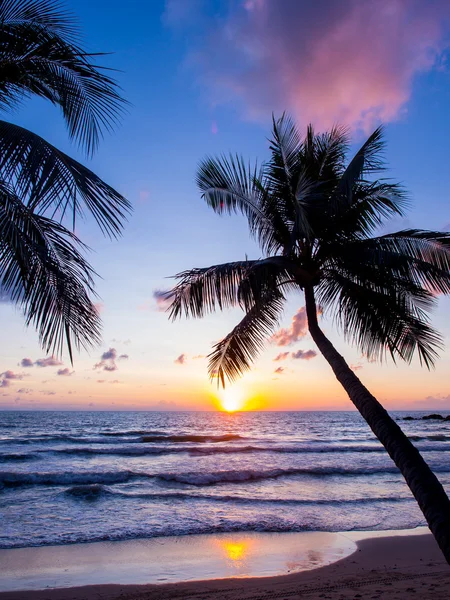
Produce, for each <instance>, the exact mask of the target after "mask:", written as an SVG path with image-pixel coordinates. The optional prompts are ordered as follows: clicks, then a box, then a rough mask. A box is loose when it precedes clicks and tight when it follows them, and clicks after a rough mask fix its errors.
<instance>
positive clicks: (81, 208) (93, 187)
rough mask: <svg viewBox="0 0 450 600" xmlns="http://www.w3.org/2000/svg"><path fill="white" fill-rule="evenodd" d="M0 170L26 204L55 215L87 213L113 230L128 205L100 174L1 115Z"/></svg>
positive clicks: (104, 228)
mask: <svg viewBox="0 0 450 600" xmlns="http://www.w3.org/2000/svg"><path fill="white" fill-rule="evenodd" d="M0 175H1V176H2V178H3V181H4V182H5V183H6V184H8V185H12V186H14V189H15V192H16V194H17V196H18V197H20V198H21V200H22V202H24V204H26V205H27V206H28V207H29V208H30V210H33V211H34V212H38V213H39V214H44V213H47V212H48V211H50V213H51V216H52V217H55V216H56V217H58V219H59V220H62V219H64V217H66V216H67V217H69V218H70V220H71V223H72V227H73V228H74V227H75V221H76V217H77V216H83V215H85V214H86V212H88V213H90V214H91V215H92V216H93V217H94V218H95V220H96V222H97V223H98V225H99V226H100V228H101V230H102V231H103V232H104V233H106V234H107V235H110V236H117V235H118V234H119V233H120V231H121V229H122V226H123V221H124V219H125V216H126V215H127V214H128V213H129V212H130V210H131V205H130V203H129V202H128V200H126V199H125V198H124V197H123V196H122V195H121V194H119V193H118V192H117V191H116V190H115V189H113V188H112V187H111V186H109V185H108V184H107V183H105V182H104V181H102V180H101V179H100V177H98V176H97V175H95V173H93V172H92V171H90V170H89V169H87V168H86V167H85V166H83V165H82V164H81V163H79V162H77V161H76V160H74V159H73V158H70V156H67V154H64V153H63V152H61V151H60V150H58V149H57V148H55V147H54V146H52V145H51V144H49V143H48V142H46V141H45V140H44V139H43V138H41V137H40V136H38V135H36V134H35V133H32V132H31V131H28V130H27V129H24V128H23V127H19V126H18V125H13V124H12V123H7V122H6V121H0Z"/></svg>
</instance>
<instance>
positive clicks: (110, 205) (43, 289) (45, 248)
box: [0, 0, 131, 360]
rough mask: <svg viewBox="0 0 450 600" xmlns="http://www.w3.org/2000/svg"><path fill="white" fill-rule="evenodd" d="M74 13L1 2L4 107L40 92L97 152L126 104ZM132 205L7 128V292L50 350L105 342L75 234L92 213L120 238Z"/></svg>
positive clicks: (2, 286) (22, 0) (28, 135)
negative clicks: (86, 45)
mask: <svg viewBox="0 0 450 600" xmlns="http://www.w3.org/2000/svg"><path fill="white" fill-rule="evenodd" d="M79 40H80V32H79V29H78V26H77V24H76V22H75V20H74V18H73V16H72V15H71V14H70V13H69V12H68V11H66V10H65V9H64V8H63V5H62V3H60V2H59V1H58V0H4V1H2V2H0V109H3V110H10V109H16V108H17V106H18V105H19V104H20V103H21V102H22V101H23V100H24V99H26V98H28V97H30V96H32V95H37V96H39V97H41V98H44V99H46V100H49V101H50V102H52V103H53V104H55V105H56V106H59V107H60V109H61V110H62V114H63V117H64V120H65V122H66V125H67V127H68V130H69V136H70V138H71V139H73V140H75V141H77V142H78V143H79V144H80V145H81V146H82V147H83V148H84V149H85V151H86V152H87V154H88V155H91V154H92V153H93V152H94V150H95V149H96V147H97V145H98V142H99V140H100V138H101V137H102V135H103V133H104V132H105V131H109V130H111V129H112V128H113V127H114V126H115V124H116V123H117V122H118V120H119V118H120V116H121V114H122V112H123V108H124V106H125V102H124V100H123V99H122V97H121V95H120V90H119V88H118V86H117V84H116V83H115V81H114V80H113V79H112V78H111V77H110V76H109V74H107V72H106V70H105V69H103V68H102V67H99V66H98V65H97V64H96V60H97V58H96V57H98V56H101V55H100V54H90V53H87V52H85V51H84V50H83V49H82V48H81V46H80V45H79ZM130 209H131V207H130V204H129V202H128V201H127V200H126V199H125V198H124V197H123V196H122V195H121V194H119V193H118V192H117V191H116V190H114V189H113V188H112V187H111V186H109V185H108V184H106V183H105V182H104V181H102V180H101V179H100V178H99V177H98V176H96V175H95V174H94V173H92V172H91V171H90V170H89V169H87V168H86V167H84V166H83V165H81V164H80V163H79V162H77V161H75V160H73V159H71V158H70V157H69V156H67V155H66V154H64V153H63V152H60V151H59V150H58V149H57V148H55V147H54V146H52V145H51V144H49V143H47V142H46V141H45V140H43V139H42V138H41V137H39V136H37V135H36V134H34V133H32V132H30V131H27V130H26V129H23V128H21V127H19V126H17V125H13V124H11V123H7V122H5V121H0V220H1V224H0V290H1V292H2V294H3V295H6V296H7V297H8V298H9V299H10V300H11V301H12V302H15V303H16V304H18V305H19V306H20V307H21V308H22V309H23V310H24V313H25V316H26V323H27V325H28V324H31V325H33V326H35V327H36V329H37V331H38V333H39V338H40V341H41V344H42V345H43V347H44V348H45V350H46V351H48V352H50V351H52V352H54V353H57V354H61V353H62V349H63V346H64V345H67V347H68V350H69V355H70V358H71V360H72V357H73V347H77V348H80V347H84V348H87V347H89V346H91V345H93V344H97V343H98V342H99V340H100V319H99V315H98V313H97V311H96V309H95V306H94V304H93V303H92V300H91V296H93V294H94V288H93V285H94V282H93V277H94V275H95V273H94V271H93V270H92V268H91V267H90V265H89V264H88V263H87V262H86V260H85V258H84V256H83V253H84V252H85V251H86V250H87V248H86V247H85V246H83V245H82V244H81V243H80V242H79V240H78V239H77V237H76V236H75V235H74V234H73V233H71V232H70V231H68V230H67V229H66V228H65V227H64V225H63V224H62V223H63V222H65V221H67V220H69V222H70V224H71V226H72V228H73V229H74V228H75V222H76V219H77V218H78V217H82V216H84V215H86V214H87V213H90V214H91V215H92V216H93V217H94V219H95V221H96V222H97V224H98V225H99V227H100V229H101V230H102V232H103V233H104V234H106V235H109V236H111V237H116V236H118V235H119V234H120V233H121V230H122V224H123V221H124V220H125V217H126V216H127V214H128V213H129V212H130Z"/></svg>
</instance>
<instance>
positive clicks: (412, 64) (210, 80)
mask: <svg viewBox="0 0 450 600" xmlns="http://www.w3.org/2000/svg"><path fill="white" fill-rule="evenodd" d="M195 4H197V3H195ZM188 5H191V6H193V7H194V5H193V4H192V0H191V2H189V0H178V2H177V1H176V0H170V4H169V3H168V5H167V6H168V9H169V8H170V10H171V14H172V15H174V14H178V12H179V11H180V10H181V9H183V10H186V9H187V6H188ZM219 6H220V8H219V9H218V10H216V11H215V13H214V14H213V13H211V14H209V15H208V14H207V13H206V11H205V12H204V13H203V14H202V15H201V18H198V19H197V22H198V23H199V26H198V30H197V31H196V32H195V37H194V36H192V39H195V40H200V42H197V41H196V42H194V44H193V46H191V47H192V52H191V59H192V60H191V61H190V63H191V64H194V65H196V68H197V69H198V71H199V74H200V78H201V81H202V82H203V84H204V85H205V86H206V87H207V88H208V89H209V93H210V95H211V101H212V102H213V103H228V102H231V101H232V102H236V100H238V101H240V103H241V106H242V108H243V110H244V112H245V113H246V114H247V116H249V117H251V118H257V119H259V118H261V117H262V118H264V119H266V118H267V117H268V116H270V113H271V111H274V110H275V111H278V112H281V111H283V110H285V109H287V110H289V111H291V112H293V113H294V114H295V116H296V117H297V119H298V120H299V121H300V122H301V123H303V124H306V123H308V122H310V121H311V122H313V123H315V125H316V127H318V128H321V129H323V128H329V127H330V126H332V125H333V124H334V123H336V122H338V123H342V124H347V125H351V126H353V127H354V128H356V129H363V130H364V131H367V130H368V129H370V128H373V127H374V125H375V124H376V123H378V122H379V121H384V122H388V121H393V120H395V119H397V118H398V117H399V116H400V115H401V113H402V111H403V109H404V108H405V106H406V105H407V103H408V101H409V99H410V97H411V94H412V87H413V83H414V80H415V78H416V76H417V75H419V74H421V73H424V72H427V71H429V70H431V69H432V68H433V67H435V66H437V65H439V60H440V57H441V55H442V52H443V50H444V48H445V44H444V37H445V33H446V29H447V28H448V25H449V17H450V3H448V2H447V1H446V0H431V1H429V0H427V1H426V0H376V1H372V2H362V1H361V0H340V1H339V2H336V0H316V1H315V2H309V1H308V0H283V1H282V2H280V0H246V1H245V2H229V3H227V2H225V1H223V2H221V3H220V5H219ZM169 21H170V20H169ZM188 25H189V29H188V28H187V26H186V31H191V32H192V24H188ZM177 30H180V25H179V23H178V26H177Z"/></svg>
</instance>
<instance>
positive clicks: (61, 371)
mask: <svg viewBox="0 0 450 600" xmlns="http://www.w3.org/2000/svg"><path fill="white" fill-rule="evenodd" d="M74 373H75V371H71V370H70V369H67V368H65V369H58V370H57V372H56V374H57V375H62V376H63V377H69V376H70V375H73V374H74Z"/></svg>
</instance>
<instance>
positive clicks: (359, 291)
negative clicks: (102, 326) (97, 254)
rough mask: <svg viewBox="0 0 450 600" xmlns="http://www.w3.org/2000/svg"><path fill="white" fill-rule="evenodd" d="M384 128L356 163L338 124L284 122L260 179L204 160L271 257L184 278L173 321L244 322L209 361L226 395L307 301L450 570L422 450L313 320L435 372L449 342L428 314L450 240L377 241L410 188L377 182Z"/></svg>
mask: <svg viewBox="0 0 450 600" xmlns="http://www.w3.org/2000/svg"><path fill="white" fill-rule="evenodd" d="M383 147H384V143H383V137H382V129H381V128H378V129H377V130H376V131H375V132H374V133H373V134H372V135H371V136H370V137H369V138H368V140H367V141H366V142H365V144H364V145H363V146H362V147H361V149H360V150H359V151H358V152H357V153H356V154H355V156H354V157H353V158H352V159H351V160H350V161H349V162H347V161H346V155H347V154H348V148H349V135H348V132H347V130H346V129H343V128H338V127H335V128H333V129H332V130H331V131H330V132H329V133H325V134H321V135H317V134H315V133H314V130H313V128H312V127H311V126H309V127H308V129H307V132H306V136H305V137H304V138H302V137H301V136H300V134H299V132H298V130H297V129H296V127H295V125H294V124H293V122H292V121H291V120H290V119H289V118H287V117H285V116H283V117H282V118H281V119H279V120H278V121H274V123H273V137H272V140H271V146H270V149H271V158H270V160H269V161H268V162H267V163H265V164H263V165H262V166H261V167H260V168H258V167H257V166H254V167H252V166H250V165H248V164H247V163H246V162H244V160H243V159H241V158H239V157H237V156H231V157H229V158H226V157H222V158H219V159H212V158H207V159H206V160H204V161H203V162H202V163H201V164H200V167H199V171H198V175H197V183H198V187H199V188H200V191H201V193H202V196H203V198H204V199H205V200H206V202H207V203H208V205H209V206H211V208H212V209H213V210H214V211H215V212H217V213H219V214H222V213H232V212H236V211H240V212H242V213H244V215H245V216H246V217H247V219H248V223H249V227H250V231H251V233H252V234H253V236H254V237H255V238H256V240H257V241H258V242H259V244H260V246H261V251H262V253H263V258H260V259H259V260H244V261H241V262H233V263H227V264H221V265H214V266H210V267H206V268H198V269H192V270H189V271H185V272H183V273H180V274H178V275H177V276H176V277H177V279H178V283H177V285H176V286H175V287H174V288H173V290H171V292H169V293H168V297H169V298H170V301H171V306H170V315H171V317H172V318H177V317H179V316H180V315H182V314H184V315H186V316H187V317H203V316H204V315H205V314H206V313H208V312H211V311H214V310H216V309H220V310H223V309H225V308H227V307H231V306H240V307H241V308H242V309H243V310H244V311H245V316H244V317H243V319H242V321H241V322H240V323H239V324H238V325H237V326H236V327H235V328H234V329H233V330H232V331H231V333H229V334H228V335H227V336H226V337H225V338H224V339H223V340H221V341H220V342H218V343H217V344H216V345H215V347H214V350H213V352H212V353H211V354H210V355H209V359H210V360H209V373H210V375H211V377H214V378H215V377H217V378H218V382H221V383H222V385H223V386H225V378H227V379H228V380H230V381H233V380H235V379H236V378H237V377H238V376H240V375H241V374H242V373H243V372H245V371H246V370H248V369H249V368H250V366H251V363H252V361H253V360H254V359H255V357H256V356H257V354H258V352H259V351H260V350H261V349H262V347H263V345H264V342H265V340H266V338H267V337H268V336H270V335H271V333H272V332H274V331H275V329H276V328H277V327H278V325H279V318H280V315H281V312H282V309H283V305H284V302H285V300H286V293H287V292H290V291H297V292H299V293H300V294H302V295H304V298H305V305H306V314H307V320H308V328H309V332H310V334H311V337H312V338H313V340H314V341H315V343H316V344H317V347H318V348H319V350H320V351H321V353H322V354H323V356H324V357H325V359H326V360H327V361H328V363H329V364H330V366H331V368H332V369H333V371H334V374H335V375H336V378H337V379H338V381H339V382H340V383H341V385H342V386H343V387H344V389H345V391H346V392H347V394H348V396H349V398H350V399H351V401H352V402H353V404H354V405H355V406H356V408H357V409H358V410H359V412H360V413H361V415H362V416H363V417H364V419H365V420H366V421H367V423H368V424H369V426H370V428H371V429H372V431H373V432H374V434H375V435H376V436H377V438H378V439H379V440H380V442H381V443H382V444H383V446H384V447H385V449H386V450H387V452H388V453H389V455H390V457H391V458H392V460H393V461H394V462H395V464H396V465H397V467H398V468H399V469H400V471H401V473H402V475H403V476H404V478H405V480H406V482H407V484H408V486H409V487H410V489H411V491H412V493H413V494H414V497H415V498H416V500H417V502H418V504H419V506H420V508H421V509H422V511H423V513H424V515H425V518H426V520H427V522H428V525H429V527H430V529H431V531H432V532H433V534H434V536H435V538H436V540H437V542H438V544H439V546H440V548H441V549H442V552H443V553H444V555H445V558H446V559H447V561H448V562H449V563H450V501H449V499H448V498H447V496H446V494H445V492H444V490H443V488H442V486H441V484H440V482H439V481H438V480H437V478H436V477H435V475H434V474H433V473H432V471H431V470H430V468H429V467H428V465H427V464H426V462H425V461H424V460H423V458H422V456H421V455H420V454H419V452H418V450H417V449H416V448H415V447H414V446H413V444H412V443H411V442H410V440H409V439H408V438H407V436H406V435H405V434H404V433H403V432H402V430H401V429H400V427H399V426H398V425H397V423H395V421H394V420H393V419H392V418H391V417H390V416H389V415H388V413H387V412H386V410H385V409H384V408H383V407H382V405H381V404H380V403H379V402H378V401H377V400H376V398H374V396H373V395H372V394H371V393H370V392H369V391H368V390H367V388H366V387H364V385H363V384H362V383H361V381H360V380H359V379H358V377H357V376H356V375H355V373H354V372H353V371H352V370H351V368H350V367H349V365H348V364H347V363H346V361H345V360H344V358H343V357H342V356H341V355H340V354H339V353H338V352H337V350H336V349H335V348H334V346H333V345H332V343H331V342H330V340H329V339H327V337H326V336H325V335H324V333H323V332H322V330H321V328H320V325H319V322H318V312H319V311H320V310H322V311H324V312H325V313H331V314H332V315H334V318H335V322H336V324H337V326H338V327H339V328H340V329H341V331H342V332H343V334H344V336H345V337H346V338H347V339H348V340H349V341H350V342H352V343H353V344H354V345H356V346H357V347H358V348H359V350H360V351H361V352H362V353H364V355H366V356H367V357H368V358H370V359H383V358H385V356H390V357H391V358H392V359H394V361H395V360H396V359H401V360H404V361H406V362H410V361H411V359H412V358H413V355H414V354H415V353H417V355H418V357H419V360H420V362H421V363H422V364H424V365H425V366H426V367H428V368H430V367H431V366H432V365H433V363H434V361H435V359H436V358H437V351H438V349H439V347H440V345H441V342H440V337H439V335H438V333H437V332H436V331H434V329H433V328H432V327H431V326H430V322H429V318H428V311H429V310H430V308H431V307H432V306H433V305H434V303H435V301H436V295H438V294H443V293H448V292H450V234H449V233H441V232H436V231H422V230H417V229H408V230H403V231H399V232H397V233H390V234H387V235H378V236H376V235H375V233H376V229H377V228H378V227H379V226H380V225H381V224H382V223H383V222H384V220H385V219H387V218H389V217H391V216H401V215H403V214H404V211H405V208H406V206H407V204H408V202H407V196H406V194H405V192H404V190H403V189H402V188H401V187H400V186H399V185H398V184H396V183H392V182H391V181H390V180H388V179H383V178H381V179H376V178H375V177H374V176H375V175H376V174H378V173H380V172H382V171H383V169H384V163H383V160H382V154H383Z"/></svg>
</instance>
